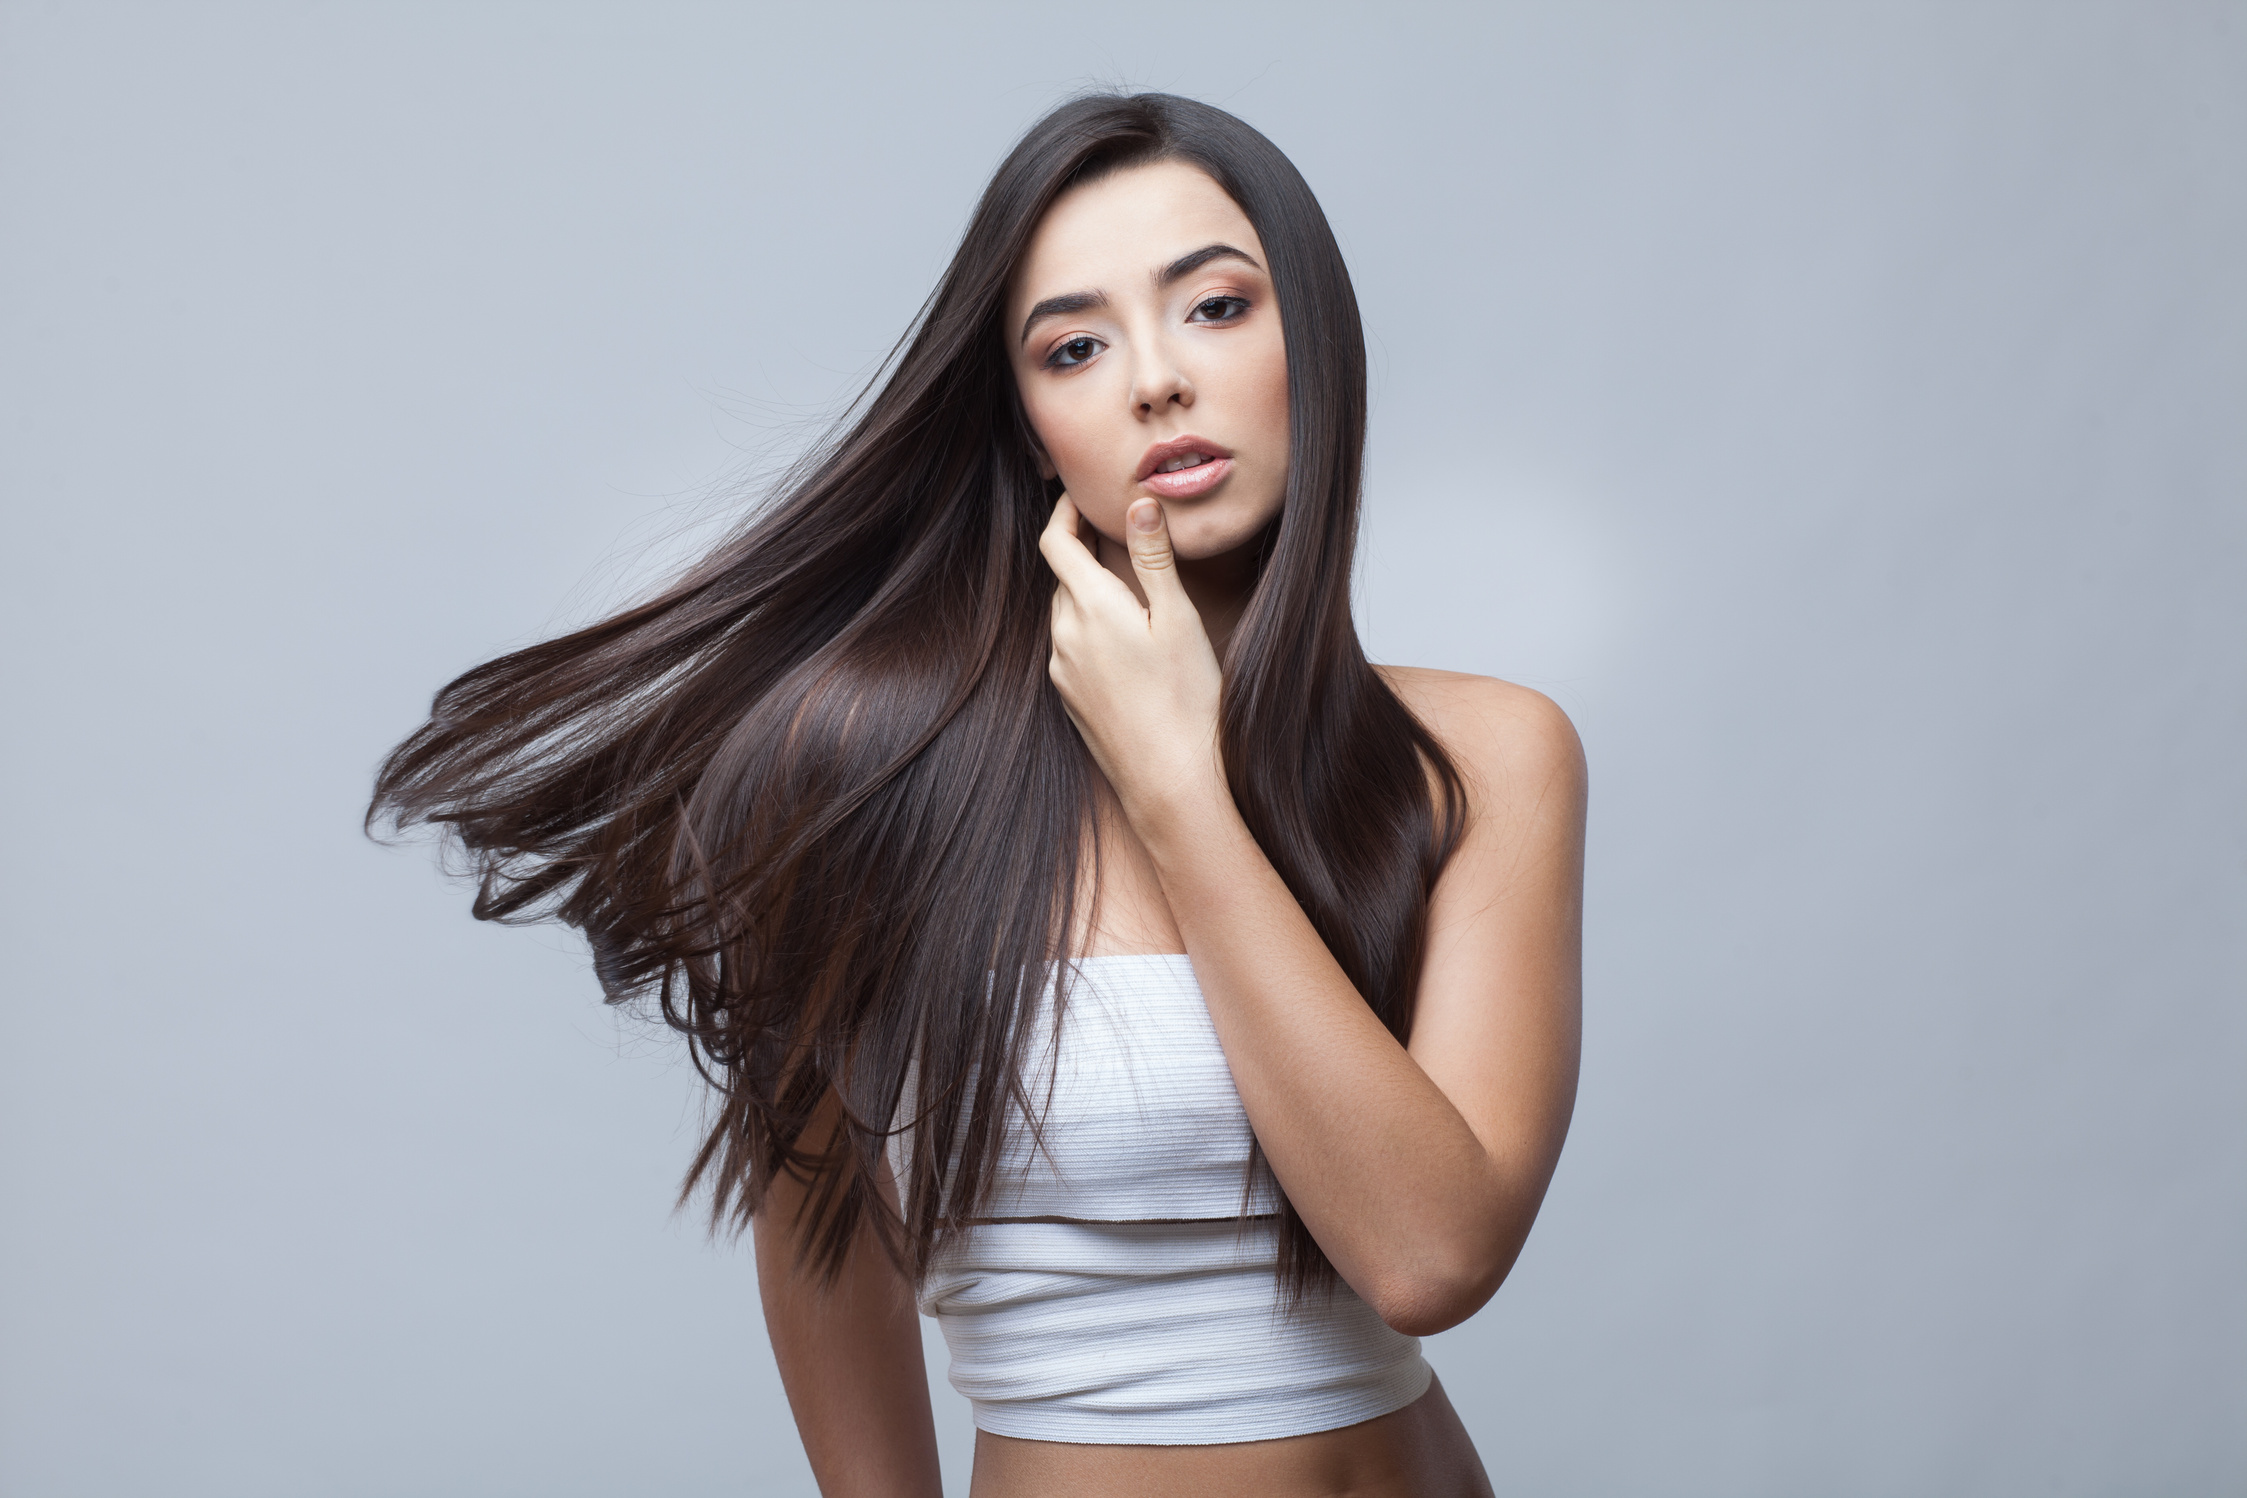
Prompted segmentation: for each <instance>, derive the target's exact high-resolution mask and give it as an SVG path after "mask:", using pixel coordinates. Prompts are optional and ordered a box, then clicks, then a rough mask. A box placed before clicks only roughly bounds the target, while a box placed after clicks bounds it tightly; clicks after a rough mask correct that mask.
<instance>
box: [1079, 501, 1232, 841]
mask: <svg viewBox="0 0 2247 1498" xmlns="http://www.w3.org/2000/svg"><path fill="white" fill-rule="evenodd" d="M1124 534H1125V536H1126V537H1127V538H1128V541H1127V549H1128V550H1129V552H1130V554H1131V570H1132V575H1133V576H1134V577H1136V578H1137V579H1138V581H1139V587H1140V590H1141V591H1142V592H1144V593H1145V594H1146V595H1147V602H1146V604H1145V606H1142V605H1141V604H1140V602H1139V600H1138V599H1136V598H1134V597H1133V596H1132V593H1131V589H1130V588H1129V587H1127V586H1126V585H1125V584H1124V581H1123V579H1122V578H1120V577H1118V576H1116V575H1115V574H1114V573H1112V572H1110V571H1109V570H1108V569H1107V568H1106V567H1104V566H1102V565H1101V563H1100V559H1099V558H1098V557H1097V556H1095V555H1094V554H1093V551H1092V549H1091V547H1089V546H1087V545H1086V542H1085V538H1084V532H1083V528H1082V517H1081V516H1080V515H1079V514H1078V513H1077V507H1076V506H1075V505H1074V504H1073V503H1071V502H1070V499H1069V496H1068V495H1066V494H1064V495H1062V496H1061V498H1060V499H1059V500H1058V501H1057V502H1056V503H1055V504H1054V507H1053V519H1052V520H1051V521H1050V522H1048V524H1047V525H1046V528H1045V534H1044V535H1043V536H1041V537H1040V538H1039V540H1038V549H1039V550H1040V551H1041V552H1043V553H1044V554H1045V559H1046V565H1048V566H1050V567H1051V568H1052V569H1053V575H1054V576H1055V577H1056V578H1058V579H1059V580H1060V582H1059V586H1057V587H1056V588H1055V589H1054V590H1053V657H1052V660H1051V661H1050V662H1049V664H1048V669H1049V671H1050V672H1051V674H1052V677H1053V684H1054V686H1055V687H1057V688H1059V689H1060V692H1061V701H1062V703H1063V704H1064V705H1065V706H1066V707H1067V708H1068V710H1069V717H1070V719H1071V721H1073V722H1074V723H1075V724H1076V725H1077V732H1079V733H1080V734H1082V735H1084V741H1085V743H1086V745H1088V746H1089V747H1090V748H1091V750H1092V757H1093V759H1094V761H1095V762H1097V763H1098V764H1099V766H1100V769H1101V772H1102V773H1103V774H1105V775H1106V776H1107V777H1108V783H1109V784H1110V785H1112V786H1114V787H1115V790H1116V795H1117V796H1118V798H1119V799H1121V800H1122V802H1123V806H1124V814H1125V815H1126V816H1127V817H1129V818H1131V820H1132V821H1133V822H1134V823H1135V824H1136V823H1138V822H1139V821H1140V820H1141V818H1142V817H1143V816H1144V815H1146V814H1148V813H1150V812H1155V811H1158V810H1160V809H1165V808H1173V807H1182V806H1191V805H1194V804H1197V803H1198V802H1200V800H1201V798H1205V797H1207V796H1209V795H1210V794H1212V793H1214V794H1216V795H1217V796H1220V797H1222V798H1223V804H1225V805H1227V806H1229V805H1231V795H1230V793H1229V792H1228V791H1227V790H1226V788H1225V769H1224V762H1223V759H1222V757H1221V755H1220V754H1219V752H1218V739H1217V730H1218V704H1219V700H1220V697H1221V695H1222V692H1223V678H1222V676H1221V674H1220V672H1219V670H1218V666H1217V653H1216V651H1214V650H1212V649H1211V648H1210V644H1209V636H1208V634H1207V633H1206V632H1205V631H1204V630H1203V629H1202V621H1201V615H1200V614H1199V613H1197V612H1196V611H1195V609H1194V605H1193V602H1192V600H1190V599H1189V598H1187V596H1186V588H1185V585H1184V584H1183V583H1182V582H1180V581H1179V577H1178V560H1177V558H1176V557H1175V556H1173V555H1172V553H1171V549H1170V527H1169V525H1168V524H1167V523H1166V522H1165V520H1164V518H1163V509H1162V505H1161V504H1160V503H1159V502H1158V501H1156V500H1153V499H1141V500H1138V501H1136V502H1134V503H1133V504H1132V506H1131V508H1130V509H1129V510H1128V511H1127V512H1126V513H1125V516H1124ZM1093 544H1095V545H1097V544H1098V542H1097V539H1095V541H1094V543H1093Z"/></svg>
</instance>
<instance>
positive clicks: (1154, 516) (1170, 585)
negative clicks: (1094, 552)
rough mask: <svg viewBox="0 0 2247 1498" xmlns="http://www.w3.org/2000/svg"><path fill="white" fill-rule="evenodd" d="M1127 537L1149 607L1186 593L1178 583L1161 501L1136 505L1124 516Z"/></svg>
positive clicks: (1146, 500)
mask: <svg viewBox="0 0 2247 1498" xmlns="http://www.w3.org/2000/svg"><path fill="white" fill-rule="evenodd" d="M1124 533H1125V535H1126V536H1128V537H1129V539H1130V546H1131V570H1132V571H1133V572H1135V573H1137V574H1138V576H1139V586H1140V587H1141V588H1142V589H1144V590H1145V591H1146V594H1147V607H1148V608H1149V609H1150V610H1152V609H1154V608H1155V607H1157V604H1156V602H1155V600H1156V597H1157V595H1158V594H1159V595H1162V596H1163V597H1166V598H1168V597H1174V596H1176V595H1179V594H1181V593H1183V592H1184V591H1185V588H1184V585H1183V584H1181V583H1180V582H1179V581H1178V559H1177V558H1176V557H1175V556H1173V555H1171V550H1170V522H1169V521H1168V520H1167V519H1166V518H1165V517H1164V515H1163V507H1162V503H1161V501H1159V500H1153V499H1142V500H1138V501H1136V502H1135V503H1134V504H1133V505H1132V507H1131V508H1130V509H1129V510H1126V511H1125V512H1124Z"/></svg>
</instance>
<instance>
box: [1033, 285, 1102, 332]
mask: <svg viewBox="0 0 2247 1498" xmlns="http://www.w3.org/2000/svg"><path fill="white" fill-rule="evenodd" d="M1107 305H1108V293H1106V292H1105V291H1072V292H1068V293H1065V294H1064V295H1061V296H1049V297H1047V298H1046V299H1045V300H1044V301H1042V302H1040V303H1038V304H1037V305H1036V306H1035V307H1032V308H1031V309H1030V315H1029V316H1028V317H1026V318H1024V319H1022V342H1024V343H1028V342H1029V341H1030V330H1031V329H1032V328H1034V327H1036V326H1037V325H1038V319H1040V318H1044V317H1067V316H1068V315H1069V314H1070V313H1072V312H1082V311H1084V310H1085V309H1087V308H1089V307H1105V306H1107Z"/></svg>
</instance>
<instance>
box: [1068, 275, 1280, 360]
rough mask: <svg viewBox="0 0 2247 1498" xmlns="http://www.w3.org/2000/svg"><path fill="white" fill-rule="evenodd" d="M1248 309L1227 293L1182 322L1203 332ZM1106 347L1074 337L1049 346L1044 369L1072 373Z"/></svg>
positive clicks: (1201, 303) (1204, 301) (1198, 305)
mask: <svg viewBox="0 0 2247 1498" xmlns="http://www.w3.org/2000/svg"><path fill="white" fill-rule="evenodd" d="M1249 306H1250V303H1249V300H1248V298H1247V297H1244V296H1236V295H1234V294H1233V293H1231V292H1225V293H1223V294H1221V295H1218V296H1205V297H1202V298H1201V299H1200V300H1198V301H1196V302H1195V303H1194V304H1193V306H1192V307H1191V308H1189V309H1188V310H1187V313H1186V321H1188V322H1190V323H1197V324H1199V325H1200V326H1202V327H1205V328H1206V327H1212V326H1222V325H1224V324H1227V323H1236V322H1239V321H1240V320H1241V319H1242V318H1244V317H1246V316H1247V315H1248V310H1249ZM1107 347H1108V345H1107V343H1106V342H1105V341H1104V340H1102V339H1098V338H1095V337H1093V336H1092V335H1091V334H1090V333H1078V334H1076V335H1074V336H1073V337H1069V338H1064V339H1062V340H1061V341H1060V342H1059V343H1057V344H1055V345H1054V346H1053V350H1052V352H1051V353H1048V354H1047V355H1046V356H1045V367H1046V368H1048V369H1076V368H1078V367H1080V366H1082V365H1086V364H1090V363H1091V362H1092V361H1093V360H1094V359H1096V358H1098V357H1099V355H1100V353H1101V352H1102V350H1104V349H1106V348H1107Z"/></svg>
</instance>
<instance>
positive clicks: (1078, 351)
mask: <svg viewBox="0 0 2247 1498" xmlns="http://www.w3.org/2000/svg"><path fill="white" fill-rule="evenodd" d="M1102 347H1104V345H1103V344H1102V343H1101V342H1100V340H1099V339H1097V338H1093V337H1089V336H1086V337H1080V338H1072V339H1070V340H1069V341H1068V342H1067V343H1064V344H1062V345H1061V346H1060V347H1059V348H1057V349H1055V350H1054V351H1053V352H1052V353H1050V354H1048V355H1047V356H1046V361H1045V362H1046V363H1047V364H1048V365H1050V366H1052V367H1054V368H1056V369H1068V368H1070V367H1071V366H1073V365H1078V364H1082V363H1084V362H1085V361H1086V360H1088V359H1090V358H1091V357H1092V356H1093V355H1094V354H1097V353H1099V352H1100V350H1101V349H1102Z"/></svg>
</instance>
